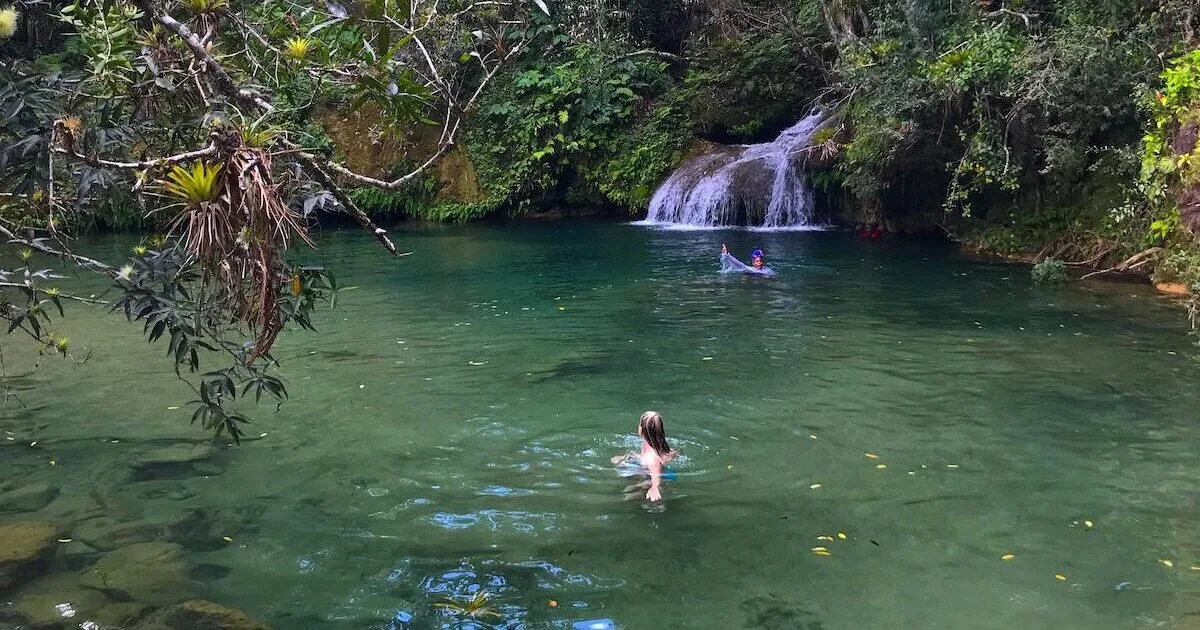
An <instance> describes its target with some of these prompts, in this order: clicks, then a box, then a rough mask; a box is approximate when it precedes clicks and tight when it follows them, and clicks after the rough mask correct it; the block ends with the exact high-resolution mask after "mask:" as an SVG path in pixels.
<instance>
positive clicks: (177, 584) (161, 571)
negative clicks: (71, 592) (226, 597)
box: [80, 542, 201, 605]
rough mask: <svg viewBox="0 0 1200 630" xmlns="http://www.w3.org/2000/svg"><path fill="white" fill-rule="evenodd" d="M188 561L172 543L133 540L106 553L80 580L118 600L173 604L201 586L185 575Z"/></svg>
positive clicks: (188, 565) (193, 595) (181, 551)
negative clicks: (125, 545)
mask: <svg viewBox="0 0 1200 630" xmlns="http://www.w3.org/2000/svg"><path fill="white" fill-rule="evenodd" d="M190 570H191V565H190V563H189V562H188V561H187V559H186V558H184V556H183V547H181V546H179V545H176V544H174V543H160V542H151V543H137V544H133V545H130V546H128V547H122V548H121V549H118V550H116V551H113V552H111V553H109V554H106V555H105V556H103V557H102V558H100V560H98V561H97V562H96V564H94V565H92V566H91V567H90V568H88V569H87V570H85V571H84V572H83V574H82V576H81V579H80V582H81V583H82V584H83V585H84V586H88V587H90V588H94V589H97V590H100V591H104V592H105V593H106V594H108V595H109V596H111V597H112V598H113V599H117V600H120V601H140V602H146V603H147V604H155V605H166V604H174V603H176V602H180V601H183V600H186V599H191V598H193V597H195V596H196V595H197V594H199V593H200V591H201V586H200V584H198V583H197V582H194V581H193V580H192V579H191V578H190V577H188V572H189V571H190Z"/></svg>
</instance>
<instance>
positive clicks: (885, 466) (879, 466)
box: [875, 464, 887, 470]
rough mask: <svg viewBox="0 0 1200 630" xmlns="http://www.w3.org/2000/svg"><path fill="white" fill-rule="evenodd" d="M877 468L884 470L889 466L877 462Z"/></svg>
mask: <svg viewBox="0 0 1200 630" xmlns="http://www.w3.org/2000/svg"><path fill="white" fill-rule="evenodd" d="M875 468H877V469H879V470H883V469H884V468H887V464H875Z"/></svg>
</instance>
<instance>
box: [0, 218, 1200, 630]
mask: <svg viewBox="0 0 1200 630" xmlns="http://www.w3.org/2000/svg"><path fill="white" fill-rule="evenodd" d="M397 236H398V238H399V240H400V242H402V243H404V244H405V245H406V246H407V247H408V248H409V249H411V250H413V251H414V252H415V255H414V256H411V257H407V258H404V259H401V260H399V261H396V260H393V259H389V258H387V257H386V256H383V255H382V254H381V252H380V251H378V250H377V247H376V246H375V245H374V244H373V243H372V242H370V241H369V240H368V239H366V238H362V237H361V236H359V235H357V234H353V233H349V234H326V235H323V237H322V248H321V250H320V252H319V253H317V254H310V255H309V256H310V258H311V259H306V261H307V262H313V263H317V264H327V265H328V266H329V267H330V268H331V269H334V270H336V271H337V272H338V274H339V279H340V280H341V283H342V284H343V286H345V287H346V290H345V291H344V292H343V293H342V295H341V297H340V300H339V305H338V308H337V309H336V310H334V311H330V312H324V313H321V314H319V316H318V318H317V324H318V327H319V328H320V333H319V334H315V335H314V334H306V333H297V334H289V335H287V336H286V338H285V339H284V340H283V342H282V343H281V345H280V347H279V348H278V353H277V356H278V358H279V359H280V361H281V363H282V366H283V370H284V375H285V376H286V377H287V380H288V386H289V391H290V395H291V396H290V400H289V401H288V402H287V403H286V404H285V405H283V406H282V407H281V408H280V409H279V410H278V411H276V410H275V408H274V406H267V405H262V406H260V407H255V406H253V405H249V406H248V408H247V411H248V412H249V413H251V415H252V417H253V418H254V420H255V423H254V424H253V425H252V426H251V427H250V431H249V432H250V436H251V438H252V439H250V440H247V441H246V442H245V443H244V444H243V445H242V446H240V447H233V446H230V445H228V444H226V443H225V442H221V441H218V442H212V441H211V440H208V439H206V438H205V436H204V435H202V434H200V433H199V432H198V430H197V429H196V428H195V427H192V426H190V425H189V424H188V419H189V418H190V411H189V407H188V406H187V401H188V400H190V399H191V397H192V394H191V392H190V391H189V390H188V389H187V388H186V387H185V386H184V385H183V384H181V383H179V382H178V381H177V380H176V379H175V378H174V376H173V375H172V374H170V373H169V372H168V371H166V370H167V364H166V362H165V360H164V359H163V357H162V353H163V351H164V350H165V349H164V348H159V347H150V346H147V345H146V344H145V342H144V340H143V339H142V337H141V333H140V330H139V329H138V327H136V326H131V325H128V324H125V323H123V322H120V321H117V320H114V319H113V318H112V317H111V316H110V315H108V314H106V313H103V312H99V311H89V310H85V309H73V310H72V311H71V312H70V313H69V318H68V320H67V322H66V324H65V325H64V330H63V333H64V334H67V335H69V336H70V337H71V338H72V340H73V341H72V343H73V344H77V347H84V346H86V347H88V348H89V349H91V350H92V351H93V355H92V359H91V360H89V361H88V362H87V363H86V364H84V365H73V364H70V363H67V362H60V361H45V360H43V361H42V365H41V368H40V369H39V370H38V371H37V372H35V373H33V374H32V375H30V376H28V377H25V378H20V379H14V380H11V381H10V384H11V385H12V386H13V387H14V389H15V392H16V393H17V394H18V395H19V396H20V399H21V403H23V404H11V401H10V404H7V405H5V406H3V407H0V628H5V630H7V629H8V628H10V627H13V628H28V627H35V626H37V627H60V628H77V627H80V626H85V627H87V628H89V630H95V629H96V628H104V629H109V630H111V629H113V628H124V629H126V630H131V629H140V630H146V629H147V628H155V629H160V630H161V629H163V628H199V627H212V628H257V627H261V625H260V624H269V625H270V626H271V627H274V628H279V629H281V630H291V629H302V628H333V629H336V630H340V629H347V630H348V629H352V628H353V629H359V628H378V629H385V628H396V627H398V626H402V625H403V624H407V625H408V626H409V627H411V628H463V629H465V628H506V629H513V630H516V629H518V628H520V629H526V628H528V629H535V628H570V629H572V630H574V629H575V628H588V629H589V630H602V629H603V628H605V627H606V626H607V627H616V628H624V629H629V630H632V629H638V628H661V627H677V628H705V629H710V628H770V629H788V628H802V629H804V630H815V629H817V628H823V629H826V630H832V629H841V628H845V629H856V628H863V627H873V626H883V627H894V628H926V627H927V628H946V627H970V628H978V629H992V628H995V629H1000V628H1005V629H1007V628H1013V627H1022V626H1024V627H1032V628H1047V627H1053V628H1068V629H1070V628H1088V629H1089V630H1091V629H1095V628H1130V627H1187V624H1188V623H1190V620H1192V619H1195V618H1197V613H1198V612H1200V542H1198V541H1200V518H1197V516H1200V510H1198V509H1197V505H1196V499H1195V497H1196V496H1197V494H1196V492H1195V484H1196V480H1197V479H1198V478H1200V462H1198V461H1197V459H1196V457H1195V453H1196V452H1197V450H1198V447H1200V425H1197V424H1196V423H1195V422H1194V418H1195V413H1194V410H1195V408H1196V405H1197V402H1200V400H1198V398H1200V394H1198V392H1197V391H1196V388H1195V387H1194V384H1195V382H1196V377H1197V376H1200V371H1198V370H1197V364H1196V363H1195V362H1194V361H1193V360H1192V359H1191V358H1190V356H1189V355H1190V352H1191V346H1190V345H1189V342H1188V339H1187V336H1186V334H1185V331H1184V327H1183V324H1182V314H1181V313H1180V312H1179V310H1178V309H1177V308H1175V307H1174V306H1172V305H1171V304H1170V303H1169V302H1167V301H1164V300H1160V299H1157V298H1155V297H1153V295H1152V294H1150V292H1149V291H1148V290H1147V289H1145V288H1142V287H1125V286H1119V285H1118V286H1113V285H1090V284H1075V285H1070V286H1068V287H1065V288H1041V287H1036V286H1033V285H1032V284H1031V283H1030V281H1029V277H1028V269H1027V268H1024V267H1017V266H1005V265H997V264H992V263H989V262H986V261H979V260H972V259H965V258H961V257H959V256H957V255H955V254H954V253H953V252H949V251H942V250H937V249H931V248H929V247H928V246H925V245H912V244H907V243H902V242H886V241H885V242H882V243H879V242H863V241H858V240H856V239H853V238H848V237H846V236H844V235H840V234H829V233H784V234H780V233H749V232H711V231H710V232H670V231H662V230H655V229H646V228H638V227H633V226H626V225H609V224H599V223H577V224H575V223H556V224H553V225H543V226H537V225H521V226H515V227H514V226H471V227H467V228H435V229H429V230H425V231H411V232H407V233H401V234H398V235H397ZM721 243H728V244H729V246H730V249H731V250H732V251H734V252H735V253H745V252H748V251H749V250H750V249H752V248H754V247H762V248H763V249H765V250H766V252H767V258H768V261H769V262H770V264H771V265H772V267H774V268H775V269H776V270H777V271H778V272H779V275H778V276H776V277H775V278H771V279H761V278H746V277H740V276H739V277H728V276H720V275H719V274H718V273H717V271H718V268H719V266H718V261H717V252H718V251H719V248H720V244H721ZM130 244H131V243H130V242H128V241H124V240H121V239H116V238H114V239H106V240H98V241H96V242H94V243H90V244H89V251H90V252H91V253H93V254H95V255H98V256H101V257H105V258H109V259H114V260H119V259H120V258H121V257H122V256H123V255H124V253H125V252H127V251H128V247H129V245H130ZM764 280H765V281H764ZM70 282H71V283H78V284H79V285H80V288H82V289H84V290H87V291H95V292H97V293H99V292H100V291H102V290H103V286H86V283H87V282H88V281H87V280H86V279H78V280H72V281H70ZM9 341H10V340H9V339H6V340H5V346H4V348H3V350H4V354H5V356H4V359H5V362H6V366H7V368H8V370H10V373H15V372H16V371H17V370H16V369H14V366H20V365H27V364H28V363H25V362H26V361H27V362H29V363H32V356H31V355H29V354H26V355H22V354H21V353H22V352H25V351H27V350H28V349H25V350H22V347H18V346H14V344H11V343H9ZM651 408H652V409H657V410H658V411H660V412H662V413H663V414H664V417H665V418H666V425H667V430H668V434H669V435H670V438H671V440H672V444H673V445H674V446H676V447H677V448H679V449H681V450H682V451H683V453H684V457H683V458H682V460H681V461H680V462H679V466H678V480H677V481H675V482H672V483H670V484H668V486H667V488H666V489H665V491H664V494H665V496H666V502H665V503H664V505H662V506H659V507H657V508H653V507H651V506H647V505H644V504H643V503H642V502H641V501H625V500H623V499H622V497H621V489H622V488H623V486H624V485H625V481H626V480H624V479H621V478H620V477H619V476H618V475H617V474H616V472H615V471H614V470H613V469H612V466H611V465H610V463H609V458H610V457H611V456H612V455H614V454H617V453H620V452H622V451H623V450H625V449H628V448H631V447H633V446H635V445H636V438H635V437H634V436H633V430H634V426H635V423H636V419H637V416H638V415H639V414H640V413H641V412H642V411H644V410H645V409H651ZM481 594H486V595H487V598H486V601H484V602H482V603H479V604H478V606H473V604H472V600H474V599H475V598H476V597H478V596H480V595H481ZM239 611H242V612H239ZM470 612H474V613H475V615H474V616H471V615H470V614H468V613H470ZM256 620H257V621H256ZM86 624H92V625H86ZM581 624H582V625H581Z"/></svg>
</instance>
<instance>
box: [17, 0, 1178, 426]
mask: <svg viewBox="0 0 1200 630" xmlns="http://www.w3.org/2000/svg"><path fill="white" fill-rule="evenodd" d="M1198 32H1200V8H1198V7H1197V6H1196V4H1195V3H1194V2H1192V1H1191V0H1096V1H1087V2H1084V1H1081V0H1017V1H1015V2H1013V1H1009V2H1005V1H1001V0H981V1H979V2H964V1H961V0H960V1H957V2H955V1H951V2H933V1H932V0H904V1H895V0H653V1H651V0H565V1H562V2H555V1H553V0H522V1H516V2H499V1H477V2H470V1H467V0H355V1H354V2H349V1H341V0H326V1H325V2H321V3H307V2H297V1H295V0H267V1H266V2H252V3H247V2H241V1H240V0H180V1H178V2H176V1H174V0H172V1H169V2H168V1H165V0H71V1H70V2H67V1H65V0H15V1H14V2H12V4H8V5H4V6H2V7H0V119H2V121H3V122H2V127H0V179H2V180H3V184H4V187H3V196H2V197H0V237H3V239H4V240H5V241H6V243H7V244H6V245H5V248H7V249H8V250H10V251H9V253H10V254H12V255H11V256H10V257H8V258H5V259H4V261H5V264H4V271H2V272H0V281H2V282H3V284H2V285H0V289H3V290H4V293H3V300H2V304H3V311H2V312H0V317H2V318H3V319H4V320H6V322H7V323H8V330H9V332H10V333H12V332H24V333H26V334H27V335H28V336H29V337H31V338H32V339H33V340H35V341H36V343H37V344H39V345H40V347H42V348H43V349H44V350H45V351H46V352H49V353H56V354H62V355H66V356H69V355H70V353H71V349H70V345H69V340H67V339H65V338H61V337H56V336H55V335H54V332H53V318H54V317H57V316H61V315H62V308H61V306H62V303H63V301H64V300H71V299H75V300H84V301H86V298H82V297H79V296H65V295H61V294H60V293H59V292H58V291H57V290H56V289H55V288H54V287H53V276H54V272H53V271H50V270H47V269H43V268H41V266H39V264H38V263H37V261H38V260H39V258H38V256H39V255H41V254H48V255H51V256H56V257H59V258H60V259H63V260H64V261H65V262H66V263H69V264H74V265H79V266H82V267H83V268H85V269H88V270H90V271H93V272H96V273H98V274H101V275H103V276H107V277H108V278H110V279H111V281H112V282H113V283H115V284H116V285H117V286H118V287H119V289H120V290H121V295H120V298H119V299H118V300H117V303H116V307H117V309H118V310H120V311H121V312H123V313H125V315H126V316H127V317H129V318H130V319H131V320H137V321H141V322H143V323H144V325H145V326H146V331H147V334H148V335H149V337H150V338H151V340H156V339H159V338H160V337H161V338H163V339H164V340H169V354H170V356H171V357H172V358H173V361H174V364H175V366H176V369H177V371H180V372H181V373H187V372H189V371H193V372H196V373H198V374H201V376H200V377H198V378H197V379H196V382H195V387H196V390H197V401H198V402H197V411H196V416H195V418H196V420H197V421H200V422H202V423H203V424H204V425H205V426H207V427H209V428H213V429H216V430H219V431H228V432H229V433H231V434H233V435H234V436H235V437H236V436H237V435H238V431H239V429H238V426H239V423H241V422H243V421H244V418H241V417H240V416H237V415H236V414H234V413H232V412H228V413H227V412H226V410H225V407H224V402H226V401H227V400H229V399H233V398H236V397H238V396H244V395H248V394H249V392H251V391H254V392H255V394H256V395H262V394H264V393H265V394H267V395H268V396H271V395H274V396H277V397H283V396H285V395H286V392H285V391H284V390H283V385H282V383H281V382H280V381H279V380H278V378H277V377H275V376H272V374H271V372H272V369H273V361H272V360H271V358H270V349H271V346H272V343H273V341H274V339H275V337H276V336H277V335H278V334H279V333H280V331H282V330H283V329H284V328H285V327H287V326H288V325H291V324H295V325H299V326H301V327H309V326H310V324H309V321H308V317H309V314H310V313H311V311H312V309H313V308H314V305H315V304H316V303H318V302H321V301H323V300H327V299H329V298H330V297H331V296H332V295H333V293H334V291H335V290H336V288H337V287H336V282H335V281H334V279H333V277H332V275H331V274H330V273H329V272H328V271H327V270H324V269H319V268H312V267H304V266H301V265H299V264H298V263H297V262H296V261H295V260H294V259H293V257H292V256H291V255H290V254H289V246H290V245H292V244H295V243H297V242H300V243H307V242H309V241H310V237H309V230H310V229H311V227H312V226H313V225H314V224H315V223H316V221H317V220H318V219H319V218H320V217H332V216H335V215H341V216H345V217H347V219H348V220H349V221H352V222H354V223H357V224H358V225H360V226H362V228H363V229H365V230H368V231H369V232H370V233H371V234H373V235H374V236H375V237H376V238H377V239H378V240H379V242H380V244H381V245H382V246H383V248H384V249H386V250H388V251H389V252H391V253H393V254H398V253H399V250H398V249H397V248H396V246H395V245H394V244H393V243H392V242H391V240H390V239H389V238H388V236H387V233H386V231H385V230H383V229H382V228H380V227H378V225H377V224H376V222H377V221H382V220H383V219H391V218H397V217H400V216H405V215H409V216H418V217H425V218H432V219H439V220H469V219H474V218H480V217H484V216H489V215H520V214H523V213H529V212H537V211H542V210H546V209H548V208H555V207H564V206H578V205H587V206H600V207H602V208H604V209H607V210H609V211H615V212H620V213H627V214H629V215H637V214H638V213H640V212H644V210H645V208H646V205H647V203H648V200H649V198H650V196H651V195H652V193H653V191H654V189H655V187H656V185H657V184H658V183H659V182H660V181H661V180H662V178H663V177H664V176H665V175H666V174H667V173H669V172H670V171H671V169H672V168H673V167H674V166H676V165H677V164H678V163H679V162H680V161H681V160H682V159H683V158H684V157H685V156H686V155H687V154H688V153H689V151H692V150H694V149H695V147H696V146H697V143H700V142H706V141H711V142H724V143H739V142H752V141H761V140H764V139H769V138H772V137H773V136H774V135H775V134H777V133H778V132H779V131H780V130H781V129H783V128H785V127H787V126H789V125H790V124H792V123H794V122H795V121H796V120H798V119H799V118H801V117H802V116H804V115H805V114H806V113H807V112H809V111H811V110H812V109H813V108H818V107H819V108H822V109H823V110H825V111H826V112H828V115H829V116H830V122H829V124H828V125H827V126H826V127H825V128H824V129H823V130H822V131H821V132H819V133H818V134H817V136H816V138H815V140H814V142H813V144H812V146H811V147H809V149H808V155H807V156H806V157H805V159H806V160H807V161H808V163H809V167H810V171H811V173H812V177H813V180H814V183H815V184H816V185H817V186H818V187H819V189H820V190H821V191H823V198H824V203H825V205H826V206H827V209H828V211H829V212H830V213H831V214H832V215H833V216H835V217H837V218H839V219H841V220H842V221H844V222H846V223H851V224H868V225H883V226H886V228H887V229H889V230H891V231H902V232H939V233H943V234H945V235H947V236H949V237H950V238H954V239H958V240H962V241H964V242H966V243H969V244H971V245H973V246H977V247H979V248H981V249H984V250H987V251H992V252H998V253H1003V254H1013V255H1017V254H1023V255H1026V256H1031V257H1034V258H1036V259H1052V260H1058V261H1064V262H1065V265H1066V266H1074V267H1079V268H1088V269H1091V268H1095V269H1116V270H1132V271H1137V272H1143V273H1151V272H1152V273H1153V275H1154V277H1155V279H1156V280H1160V281H1170V282H1175V283H1179V284H1182V285H1184V286H1185V287H1191V288H1193V289H1196V288H1200V250H1197V248H1196V245H1195V239H1194V236H1193V232H1194V231H1200V149H1198V148H1197V142H1196V139H1197V126H1198V123H1200V48H1197V46H1198V44H1200V40H1198V37H1197V33H1198ZM95 227H101V228H116V229H126V228H132V229H140V230H145V231H146V232H147V233H165V234H169V236H167V237H155V238H148V239H147V241H146V243H145V245H144V246H142V247H139V248H137V249H136V250H135V251H134V252H132V258H131V259H130V260H129V261H128V263H127V264H125V265H123V266H121V265H111V264H109V263H106V262H102V261H96V260H92V259H89V258H86V257H83V256H79V255H78V254H76V253H74V252H73V251H72V250H71V238H72V236H73V235H75V234H78V233H79V232H80V231H84V230H88V229H92V228H95ZM247 338H249V339H250V341H245V340H246V339H247ZM210 354H220V355H223V356H225V357H226V359H228V361H226V363H227V364H228V365H227V367H224V368H221V369H217V370H215V371H211V370H210V371H204V370H207V369H209V366H207V365H206V366H205V367H203V368H202V367H201V363H202V362H201V357H202V356H208V355H210Z"/></svg>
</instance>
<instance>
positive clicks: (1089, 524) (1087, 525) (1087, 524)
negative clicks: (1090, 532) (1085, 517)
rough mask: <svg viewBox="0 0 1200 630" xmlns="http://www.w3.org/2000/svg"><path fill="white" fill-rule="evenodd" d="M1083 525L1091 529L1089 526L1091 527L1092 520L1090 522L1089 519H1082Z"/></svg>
mask: <svg viewBox="0 0 1200 630" xmlns="http://www.w3.org/2000/svg"><path fill="white" fill-rule="evenodd" d="M1083 526H1084V527H1086V528H1088V529H1091V528H1092V522H1091V521H1084V522H1083Z"/></svg>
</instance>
